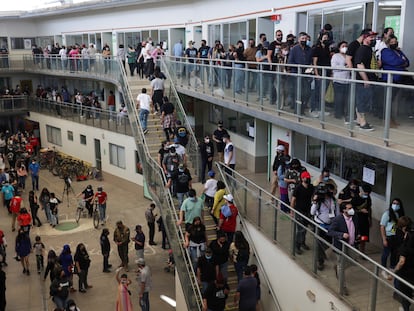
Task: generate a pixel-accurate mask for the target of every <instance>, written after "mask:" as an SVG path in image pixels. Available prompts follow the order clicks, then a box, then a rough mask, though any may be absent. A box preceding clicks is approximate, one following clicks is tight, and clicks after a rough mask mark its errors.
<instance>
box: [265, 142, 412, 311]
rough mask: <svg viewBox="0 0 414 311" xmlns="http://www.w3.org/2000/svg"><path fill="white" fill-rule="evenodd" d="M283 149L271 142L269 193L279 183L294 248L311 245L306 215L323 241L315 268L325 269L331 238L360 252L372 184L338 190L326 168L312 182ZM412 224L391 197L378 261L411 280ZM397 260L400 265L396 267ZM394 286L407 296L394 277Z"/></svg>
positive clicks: (405, 302) (363, 248)
mask: <svg viewBox="0 0 414 311" xmlns="http://www.w3.org/2000/svg"><path fill="white" fill-rule="evenodd" d="M285 151H286V149H285V147H284V146H283V145H279V146H277V147H276V156H275V158H274V163H273V173H274V178H273V180H272V187H271V193H272V194H273V193H274V194H276V190H277V188H279V195H280V202H281V206H280V210H281V211H283V212H285V213H290V215H291V216H294V217H295V219H296V221H297V222H298V224H297V225H296V237H295V246H296V247H295V253H296V254H297V255H302V254H303V252H304V251H307V250H310V247H309V246H308V245H307V243H306V230H305V228H306V227H307V226H309V225H311V224H310V223H309V221H308V219H312V220H313V221H314V223H315V224H316V226H318V227H319V228H320V230H318V234H319V236H320V237H322V238H323V241H322V240H319V241H318V243H317V260H318V265H317V268H318V270H323V269H324V268H325V260H326V259H327V256H326V253H325V251H326V249H327V248H328V245H329V244H330V243H333V245H334V246H335V247H336V248H338V249H342V243H341V241H342V242H346V243H347V244H349V246H351V247H355V248H356V249H358V250H359V251H360V252H361V253H365V252H366V243H368V242H369V241H370V231H371V230H372V224H373V221H372V210H373V206H372V199H371V191H372V188H371V186H370V185H369V184H367V183H364V182H360V181H359V180H356V179H351V180H350V181H349V182H348V184H347V185H346V187H345V188H343V189H342V190H340V191H339V190H338V188H337V184H336V182H335V181H334V180H333V179H332V178H331V175H330V170H329V169H328V168H327V167H325V168H324V169H323V170H322V171H321V174H320V175H319V176H317V178H315V179H314V180H313V182H312V180H311V175H310V173H309V172H308V171H307V170H306V168H305V167H303V166H302V165H301V163H300V161H299V160H298V159H292V160H291V159H290V156H289V155H288V154H287V153H286V152H285ZM268 204H275V205H277V203H276V202H275V201H269V202H268ZM412 229H414V228H412V221H411V219H410V218H409V217H407V216H405V211H404V207H403V203H402V201H401V200H400V199H399V198H394V199H393V200H392V201H391V204H390V207H389V208H388V209H387V210H386V211H385V212H384V213H383V215H382V217H381V221H380V227H379V231H380V234H381V237H382V242H383V251H382V256H381V265H382V266H383V267H384V268H389V269H391V271H393V272H395V273H396V274H397V275H399V276H401V277H402V278H403V279H405V280H407V281H408V282H410V283H413V281H414V279H413V276H414V273H413V272H414V271H413V269H412V267H411V266H409V265H410V263H411V262H412V261H413V260H414V248H412V243H413V241H414V235H413V234H412V233H411V231H412ZM402 257H404V259H402ZM388 258H390V264H389V266H388V265H387V262H388ZM361 259H364V257H362V258H361ZM398 262H399V263H400V266H398V267H397V265H398ZM396 267H397V268H396ZM334 268H335V273H336V275H339V273H340V271H339V269H341V266H340V256H339V255H338V263H337V264H335V267H334ZM342 268H343V267H342ZM381 275H382V276H383V277H384V278H385V279H388V280H392V279H393V277H392V276H391V275H390V274H388V273H387V272H386V270H382V272H381ZM344 285H345V287H344V293H345V294H346V295H347V294H348V293H349V292H348V288H347V287H346V283H344ZM394 286H395V287H396V288H397V289H399V290H400V291H401V292H403V293H404V294H406V295H407V296H409V297H411V296H412V293H411V291H410V288H409V287H408V286H405V285H404V284H403V283H402V282H398V281H397V280H394ZM394 297H395V299H398V300H400V301H401V304H402V306H403V308H404V309H401V310H409V307H407V305H409V303H408V300H407V299H405V298H402V297H400V296H399V295H397V294H394Z"/></svg>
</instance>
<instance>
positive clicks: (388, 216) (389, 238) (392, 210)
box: [380, 198, 405, 279]
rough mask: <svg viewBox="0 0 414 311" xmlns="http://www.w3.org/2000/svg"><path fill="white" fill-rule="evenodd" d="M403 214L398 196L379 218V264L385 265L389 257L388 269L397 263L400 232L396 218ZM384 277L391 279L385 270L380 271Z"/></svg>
mask: <svg viewBox="0 0 414 311" xmlns="http://www.w3.org/2000/svg"><path fill="white" fill-rule="evenodd" d="M402 216H405V211H404V207H403V203H402V201H401V200H400V199H399V198H394V199H393V200H392V201H391V204H390V206H389V208H388V209H387V210H386V211H385V212H384V213H383V214H382V217H381V220H380V233H381V238H382V245H383V249H382V255H381V265H382V266H383V267H385V268H386V267H387V261H388V257H390V269H394V268H395V265H396V264H397V260H398V258H397V251H398V248H399V247H400V245H401V232H400V230H398V229H397V222H398V218H400V217H402ZM381 275H382V276H383V277H384V278H385V279H391V277H390V275H389V274H388V273H387V272H386V271H385V270H383V271H381Z"/></svg>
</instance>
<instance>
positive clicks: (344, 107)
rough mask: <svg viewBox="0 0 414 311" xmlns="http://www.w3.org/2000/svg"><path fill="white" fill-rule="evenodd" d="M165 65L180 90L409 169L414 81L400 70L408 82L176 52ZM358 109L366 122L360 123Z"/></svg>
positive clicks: (375, 73) (380, 74) (378, 73)
mask: <svg viewBox="0 0 414 311" xmlns="http://www.w3.org/2000/svg"><path fill="white" fill-rule="evenodd" d="M192 61H193V62H192ZM164 63H165V64H166V66H167V67H168V71H169V72H170V75H171V77H172V79H173V80H174V81H173V82H174V84H175V86H176V88H177V91H179V92H180V93H182V94H186V95H188V96H193V97H197V98H199V99H201V100H204V101H207V102H210V103H213V104H215V105H219V106H222V107H225V108H228V109H231V110H234V111H238V112H241V113H243V114H247V115H250V116H253V117H255V118H258V119H260V120H264V121H267V122H269V123H271V124H275V125H277V126H280V127H283V128H287V129H290V130H292V131H295V132H298V133H301V134H304V135H308V136H310V137H313V138H317V139H320V140H323V141H327V142H329V143H333V144H337V145H340V146H343V147H346V148H349V149H352V150H355V151H358V152H362V153H365V154H368V155H371V156H375V157H377V158H381V159H383V160H385V161H390V162H392V163H396V164H399V165H402V166H405V167H410V168H414V161H413V160H414V159H413V155H414V153H413V149H414V133H413V131H412V128H413V126H414V119H413V117H414V106H413V103H412V101H413V94H414V87H413V84H414V83H413V84H402V83H397V82H394V81H395V80H396V78H397V77H398V76H403V77H404V81H408V83H411V82H412V81H413V73H409V72H405V71H404V72H401V71H398V72H397V71H384V70H363V71H364V72H366V73H367V74H368V75H370V76H372V77H373V78H372V81H368V82H365V81H362V80H358V79H357V77H358V72H359V71H361V70H359V69H353V68H333V67H317V66H301V65H290V64H289V66H287V65H286V64H272V66H271V67H270V66H269V65H268V64H267V63H266V64H264V63H251V62H250V63H247V62H235V61H228V60H225V61H224V60H200V59H188V58H176V57H165V58H164ZM316 70H318V72H319V75H318V76H316V75H315V74H314V73H315V72H316ZM332 72H333V73H334V75H332ZM374 78H375V79H374ZM331 87H333V88H331ZM332 90H333V94H332V93H331V91H332ZM358 110H359V111H363V112H364V116H365V120H366V122H368V123H369V124H370V125H371V128H368V129H364V128H363V127H361V126H360V125H364V124H359V122H360V123H363V122H364V120H363V119H361V118H358V114H357V113H356V112H357V111H358ZM359 116H361V115H359Z"/></svg>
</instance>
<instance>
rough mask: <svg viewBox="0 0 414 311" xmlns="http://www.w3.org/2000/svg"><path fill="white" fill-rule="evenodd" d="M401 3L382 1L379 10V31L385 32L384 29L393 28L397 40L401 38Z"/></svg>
mask: <svg viewBox="0 0 414 311" xmlns="http://www.w3.org/2000/svg"><path fill="white" fill-rule="evenodd" d="M400 18H401V1H395V4H393V3H392V1H380V2H379V8H378V19H377V22H378V25H377V31H378V32H379V33H383V32H384V28H386V27H392V28H393V29H394V34H395V35H396V36H397V38H399V37H400Z"/></svg>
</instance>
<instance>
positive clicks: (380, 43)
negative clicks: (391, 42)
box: [374, 27, 394, 68]
mask: <svg viewBox="0 0 414 311" xmlns="http://www.w3.org/2000/svg"><path fill="white" fill-rule="evenodd" d="M393 34H394V29H392V28H391V27H385V28H384V32H383V34H382V37H381V40H377V43H376V44H375V50H374V51H375V57H376V58H377V60H378V61H381V51H382V50H383V49H385V48H387V47H388V46H387V44H386V43H385V42H387V40H388V38H389V36H390V35H393ZM380 65H381V64H378V66H379V68H381V66H380Z"/></svg>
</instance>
